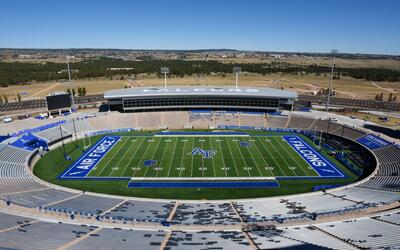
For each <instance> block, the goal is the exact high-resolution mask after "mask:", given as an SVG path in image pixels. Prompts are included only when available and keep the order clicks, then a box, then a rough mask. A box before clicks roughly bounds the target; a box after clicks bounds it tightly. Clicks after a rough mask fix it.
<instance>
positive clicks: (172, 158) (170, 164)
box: [167, 139, 179, 177]
mask: <svg viewBox="0 0 400 250" xmlns="http://www.w3.org/2000/svg"><path fill="white" fill-rule="evenodd" d="M178 141H179V139H176V142H175V146H174V151H173V153H172V157H171V162H170V163H169V168H168V175H167V176H168V177H169V173H170V172H171V167H172V162H173V161H174V156H175V149H176V145H177V144H178Z"/></svg>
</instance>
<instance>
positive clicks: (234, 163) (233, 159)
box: [225, 139, 240, 176]
mask: <svg viewBox="0 0 400 250" xmlns="http://www.w3.org/2000/svg"><path fill="white" fill-rule="evenodd" d="M225 142H226V144H228V149H229V153H230V154H231V157H232V161H233V165H234V166H235V169H236V174H237V176H240V175H239V171H238V169H237V167H236V162H235V158H234V157H233V154H232V150H231V146H229V142H228V141H227V140H226V139H225Z"/></svg>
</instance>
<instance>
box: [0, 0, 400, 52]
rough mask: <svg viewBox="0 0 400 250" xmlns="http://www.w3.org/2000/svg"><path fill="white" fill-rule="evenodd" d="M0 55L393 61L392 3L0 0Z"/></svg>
mask: <svg viewBox="0 0 400 250" xmlns="http://www.w3.org/2000/svg"><path fill="white" fill-rule="evenodd" d="M0 10H1V11H0V13H1V14H0V48H121V49H222V48H227V49H238V50H260V51H288V52H297V51H300V52H329V51H330V50H331V49H338V50H339V52H342V53H371V54H395V55H400V14H399V13H400V0H330V1H328V0H275V1H273V0H130V1H128V0H126V1H125V0H109V1H105V0H68V1H61V0H1V1H0Z"/></svg>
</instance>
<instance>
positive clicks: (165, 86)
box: [161, 67, 169, 89]
mask: <svg viewBox="0 0 400 250" xmlns="http://www.w3.org/2000/svg"><path fill="white" fill-rule="evenodd" d="M161 74H164V89H167V74H169V67H161Z"/></svg>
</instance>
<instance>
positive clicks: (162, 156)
mask: <svg viewBox="0 0 400 250" xmlns="http://www.w3.org/2000/svg"><path fill="white" fill-rule="evenodd" d="M160 143H161V141H160ZM167 143H169V142H167ZM165 151H167V146H165V147H164V151H163V153H162V155H161V160H160V165H159V166H158V167H159V168H161V163H162V161H163V159H164V155H165ZM171 161H172V160H171ZM159 172H160V170H157V172H156V177H158V173H159Z"/></svg>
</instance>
